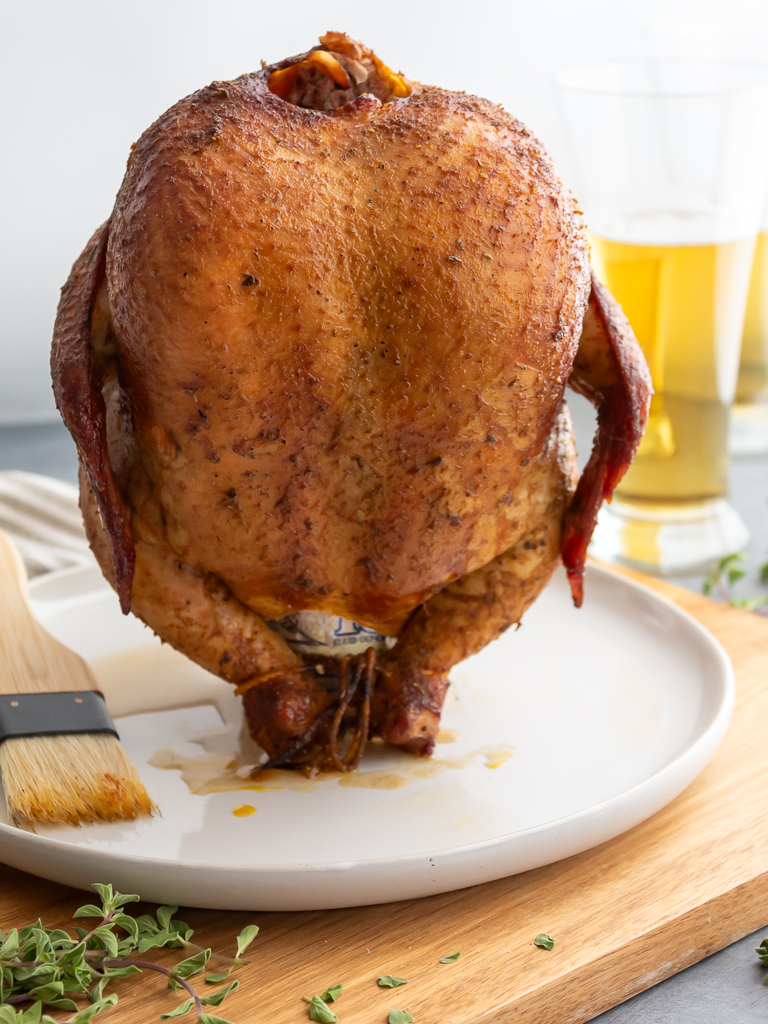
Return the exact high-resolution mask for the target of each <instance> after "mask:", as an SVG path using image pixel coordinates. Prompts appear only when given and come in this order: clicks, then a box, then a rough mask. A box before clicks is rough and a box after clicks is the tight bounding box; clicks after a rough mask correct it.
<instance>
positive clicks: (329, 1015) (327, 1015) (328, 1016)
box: [309, 996, 339, 1024]
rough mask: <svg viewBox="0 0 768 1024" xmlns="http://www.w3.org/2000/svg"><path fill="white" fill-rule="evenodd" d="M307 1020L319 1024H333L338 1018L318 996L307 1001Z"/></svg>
mask: <svg viewBox="0 0 768 1024" xmlns="http://www.w3.org/2000/svg"><path fill="white" fill-rule="evenodd" d="M309 1019H310V1020H316V1021H320V1024H333V1022H334V1021H336V1020H338V1019H339V1018H338V1017H337V1016H336V1014H335V1013H334V1012H333V1010H331V1009H330V1007H329V1006H328V1004H327V1003H325V1002H324V1001H323V1000H322V999H321V998H320V996H312V998H311V999H310V1000H309Z"/></svg>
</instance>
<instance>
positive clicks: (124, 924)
mask: <svg viewBox="0 0 768 1024" xmlns="http://www.w3.org/2000/svg"><path fill="white" fill-rule="evenodd" d="M112 924H114V925H117V926H118V927H119V928H124V929H125V931H127V932H128V934H129V935H130V936H131V938H132V939H133V941H134V942H137V941H138V938H139V926H138V925H137V924H136V918H135V917H131V915H130V914H115V916H114V917H113V918H112Z"/></svg>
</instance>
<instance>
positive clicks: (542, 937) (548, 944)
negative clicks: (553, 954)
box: [533, 932, 555, 950]
mask: <svg viewBox="0 0 768 1024" xmlns="http://www.w3.org/2000/svg"><path fill="white" fill-rule="evenodd" d="M533 944H534V946H539V947H540V948H541V949H549V950H552V949H554V948H555V940H554V939H553V938H552V936H551V935H547V933H546V932H539V934H538V935H537V936H536V938H535V939H534V940H533Z"/></svg>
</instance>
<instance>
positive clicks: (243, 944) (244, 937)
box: [237, 924, 259, 957]
mask: <svg viewBox="0 0 768 1024" xmlns="http://www.w3.org/2000/svg"><path fill="white" fill-rule="evenodd" d="M258 934H259V927H258V925H255V924H248V925H246V926H245V928H243V930H242V931H241V932H240V934H239V935H238V936H237V956H238V957H241V956H242V955H243V953H244V952H245V951H246V949H248V947H249V946H250V944H251V943H252V942H253V940H254V939H255V938H256V936H257V935H258Z"/></svg>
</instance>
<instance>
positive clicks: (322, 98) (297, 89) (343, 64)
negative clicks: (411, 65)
mask: <svg viewBox="0 0 768 1024" xmlns="http://www.w3.org/2000/svg"><path fill="white" fill-rule="evenodd" d="M320 44H321V45H320V46H319V47H317V49H315V50H312V51H310V53H308V54H307V55H306V56H305V57H304V58H303V59H302V60H300V61H298V62H297V63H295V64H290V65H289V66H288V67H285V68H280V70H278V71H274V72H273V73H272V75H271V76H270V79H269V91H270V92H271V93H274V95H275V96H279V97H280V98H281V99H283V100H286V102H288V103H293V104H295V105H296V106H298V107H306V108H308V109H310V110H338V109H340V108H341V107H345V106H347V104H350V103H354V102H355V101H356V100H357V99H359V98H360V97H363V96H365V97H369V98H370V99H371V100H374V101H376V106H377V107H378V106H379V105H380V104H382V103H388V102H389V101H390V100H393V99H401V98H404V97H406V96H410V94H411V92H412V87H411V85H410V84H409V83H408V82H407V81H406V79H405V78H403V76H402V75H397V74H395V73H394V71H390V69H389V68H388V67H387V66H386V65H385V64H383V63H382V62H381V61H380V60H379V59H378V57H377V56H376V55H375V54H374V53H372V52H371V51H370V50H366V49H364V48H363V47H362V46H361V45H360V44H359V43H357V42H356V41H355V40H354V39H350V38H349V37H348V36H346V35H344V34H343V33H341V32H327V33H326V34H325V35H324V36H321V37H320Z"/></svg>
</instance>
